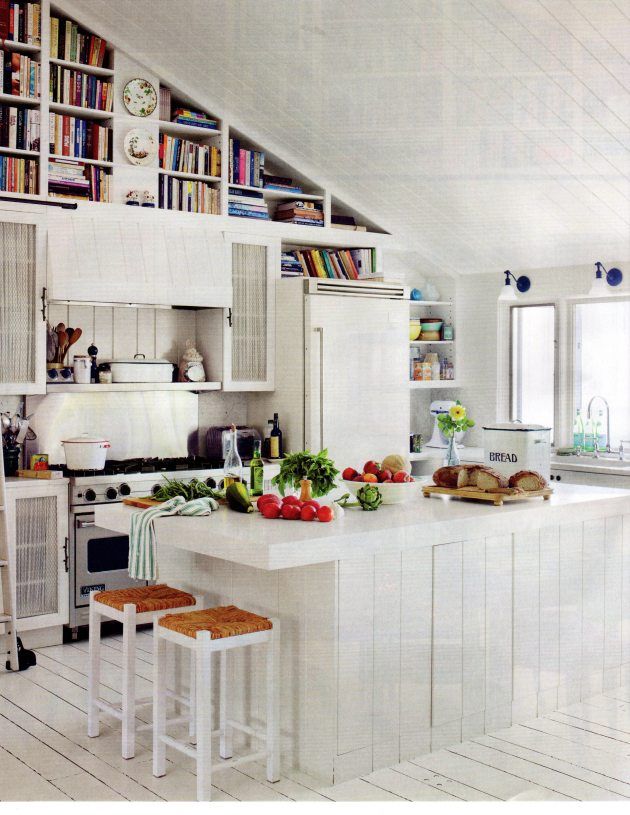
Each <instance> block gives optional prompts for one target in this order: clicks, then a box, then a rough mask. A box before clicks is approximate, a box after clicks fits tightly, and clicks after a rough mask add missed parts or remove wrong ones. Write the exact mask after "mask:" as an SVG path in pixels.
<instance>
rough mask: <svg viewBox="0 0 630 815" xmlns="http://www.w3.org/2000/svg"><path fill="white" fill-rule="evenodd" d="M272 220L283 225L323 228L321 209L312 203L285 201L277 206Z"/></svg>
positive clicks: (319, 205) (320, 206) (318, 205)
mask: <svg viewBox="0 0 630 815" xmlns="http://www.w3.org/2000/svg"><path fill="white" fill-rule="evenodd" d="M273 219H274V221H282V222H283V223H285V224H302V225H303V226H324V212H323V207H322V205H321V204H320V203H316V202H314V201H287V202H286V203H282V204H278V206H277V207H276V212H275V214H274V217H273Z"/></svg>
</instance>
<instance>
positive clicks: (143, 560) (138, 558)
mask: <svg viewBox="0 0 630 815" xmlns="http://www.w3.org/2000/svg"><path fill="white" fill-rule="evenodd" d="M218 508H219V504H218V503H217V502H216V501H215V500H214V498H195V500H194V501H188V502H187V501H186V499H185V498H183V497H182V496H181V495H176V496H175V498H171V499H170V500H168V501H164V503H163V504H160V505H159V506H156V507H150V508H149V509H145V511H144V512H137V513H134V515H132V517H131V530H130V532H129V567H128V570H129V577H133V578H135V579H136V580H157V577H158V567H157V552H156V545H155V529H154V528H153V521H154V520H155V519H156V518H163V517H165V516H166V515H209V514H210V513H211V512H213V511H215V510H217V509H218Z"/></svg>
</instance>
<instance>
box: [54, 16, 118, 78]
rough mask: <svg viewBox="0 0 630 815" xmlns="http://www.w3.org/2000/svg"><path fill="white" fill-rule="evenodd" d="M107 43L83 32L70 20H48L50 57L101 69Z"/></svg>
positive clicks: (57, 18) (87, 32)
mask: <svg viewBox="0 0 630 815" xmlns="http://www.w3.org/2000/svg"><path fill="white" fill-rule="evenodd" d="M106 48H107V41H106V40H104V39H102V38H101V37H96V36H94V34H90V33H89V31H84V30H83V29H82V28H81V27H80V26H78V25H77V24H76V23H73V22H72V20H67V19H65V18H64V17H51V18H50V57H51V59H64V60H66V61H67V62H82V63H83V64H84V65H92V66H94V67H96V68H102V67H103V62H104V60H105V49H106Z"/></svg>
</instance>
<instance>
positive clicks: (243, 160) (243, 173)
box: [228, 139, 265, 187]
mask: <svg viewBox="0 0 630 815" xmlns="http://www.w3.org/2000/svg"><path fill="white" fill-rule="evenodd" d="M264 171H265V154H264V153H261V152H260V151H258V150H246V149H245V148H243V147H241V143H240V142H239V140H238V139H230V166H229V174H228V176H229V177H228V181H229V183H230V184H242V185H243V186H245V187H262V185H263V174H264Z"/></svg>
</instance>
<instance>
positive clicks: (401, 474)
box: [392, 470, 407, 484]
mask: <svg viewBox="0 0 630 815" xmlns="http://www.w3.org/2000/svg"><path fill="white" fill-rule="evenodd" d="M406 478H407V473H406V472H405V471H404V470H398V472H397V473H394V477H393V479H392V481H394V482H395V483H396V484H403V483H404V482H405V480H406Z"/></svg>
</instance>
